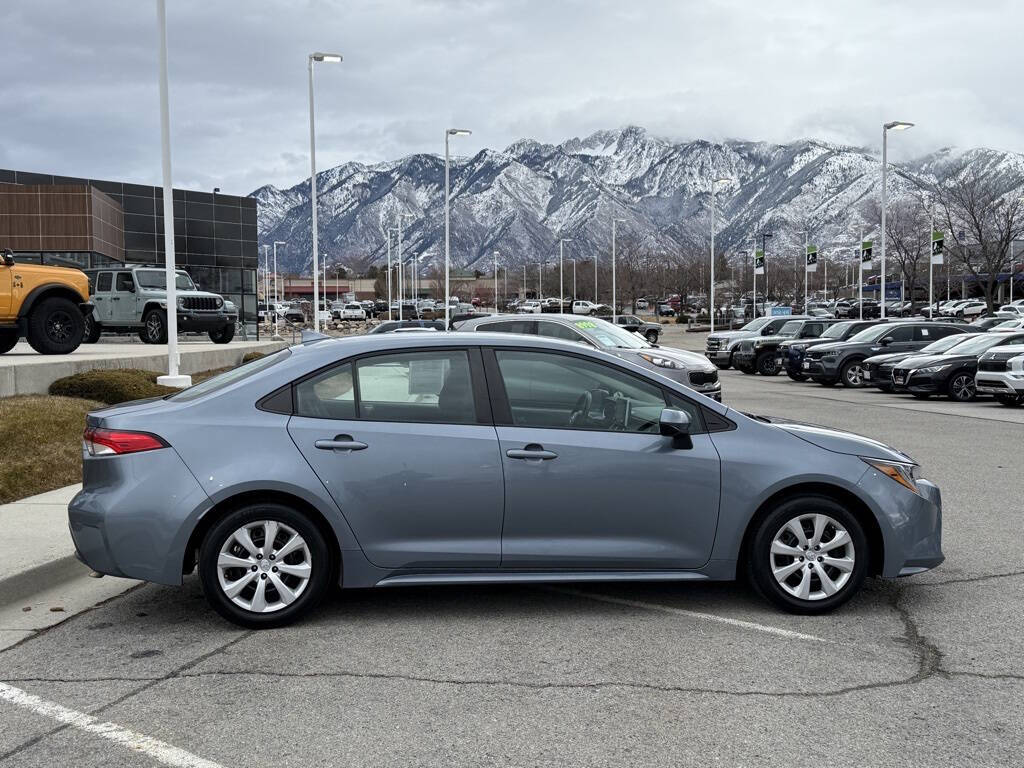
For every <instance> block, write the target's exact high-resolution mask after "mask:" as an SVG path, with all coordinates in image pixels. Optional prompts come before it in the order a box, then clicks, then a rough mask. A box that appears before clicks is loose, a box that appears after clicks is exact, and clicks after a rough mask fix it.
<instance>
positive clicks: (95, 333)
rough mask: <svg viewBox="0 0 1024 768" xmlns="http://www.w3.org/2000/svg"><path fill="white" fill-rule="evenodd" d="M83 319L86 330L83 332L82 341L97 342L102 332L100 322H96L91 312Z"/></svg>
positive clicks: (85, 342) (86, 342)
mask: <svg viewBox="0 0 1024 768" xmlns="http://www.w3.org/2000/svg"><path fill="white" fill-rule="evenodd" d="M83 319H84V321H85V331H84V332H83V333H82V343H83V344H95V343H96V342H97V341H99V340H100V333H101V332H102V329H101V328H100V324H99V323H97V322H96V319H95V318H94V317H93V316H92V313H91V312H90V313H89V314H88V315H86V316H85V317H84V318H83Z"/></svg>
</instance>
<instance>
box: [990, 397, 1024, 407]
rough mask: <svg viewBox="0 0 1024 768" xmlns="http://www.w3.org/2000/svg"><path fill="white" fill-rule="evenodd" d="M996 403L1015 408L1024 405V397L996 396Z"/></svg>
mask: <svg viewBox="0 0 1024 768" xmlns="http://www.w3.org/2000/svg"><path fill="white" fill-rule="evenodd" d="M996 401H997V402H998V403H1000V404H1002V405H1007V406H1009V407H1011V408H1015V407H1017V406H1020V405H1024V395H996Z"/></svg>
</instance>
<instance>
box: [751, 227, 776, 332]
mask: <svg viewBox="0 0 1024 768" xmlns="http://www.w3.org/2000/svg"><path fill="white" fill-rule="evenodd" d="M771 236H772V233H771V232H762V233H761V258H763V259H764V314H765V315H766V316H767V315H768V238H769V237H771ZM754 263H755V264H756V263H757V262H756V259H755V262H754ZM754 272H755V273H756V272H757V268H756V267H755V269H754ZM754 308H755V309H756V308H757V293H756V292H755V293H754Z"/></svg>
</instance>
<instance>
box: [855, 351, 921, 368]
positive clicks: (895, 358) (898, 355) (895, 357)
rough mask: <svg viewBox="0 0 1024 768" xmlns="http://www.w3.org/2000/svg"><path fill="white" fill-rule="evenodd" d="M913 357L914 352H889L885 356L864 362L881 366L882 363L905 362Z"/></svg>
mask: <svg viewBox="0 0 1024 768" xmlns="http://www.w3.org/2000/svg"><path fill="white" fill-rule="evenodd" d="M912 355H913V353H912V352H887V353H886V354H884V355H875V356H874V357H869V358H867V359H866V360H865V361H864V362H865V363H873V364H875V365H881V364H882V363H898V362H899V361H900V360H905V359H906V358H908V357H911V356H912Z"/></svg>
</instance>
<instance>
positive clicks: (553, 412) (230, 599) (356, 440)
mask: <svg viewBox="0 0 1024 768" xmlns="http://www.w3.org/2000/svg"><path fill="white" fill-rule="evenodd" d="M83 464H84V467H83V488H82V490H81V491H80V492H79V493H78V494H77V495H76V496H75V498H74V499H73V500H72V502H71V504H70V506H69V508H68V515H69V518H70V527H71V533H72V537H73V538H74V543H75V547H76V549H77V552H78V556H79V557H80V558H81V559H82V560H83V562H85V563H86V564H87V565H88V566H89V567H91V568H93V569H94V570H95V571H98V572H99V573H106V574H113V575H116V576H125V577H129V578H134V579H144V580H148V581H152V582H157V583H161V584H181V582H182V577H183V574H187V573H189V572H191V571H193V570H194V569H196V568H198V572H199V578H200V580H201V582H202V584H203V591H204V593H205V595H206V597H207V599H208V600H209V601H210V603H211V605H212V606H213V608H214V609H215V610H217V611H218V612H219V613H220V614H222V615H223V616H225V617H226V618H228V619H230V620H231V621H234V622H237V623H238V624H241V625H244V626H248V627H270V626H278V625H282V624H286V623H288V622H291V621H293V620H295V619H296V618H298V617H299V616H301V615H303V614H304V613H306V612H307V611H309V610H310V609H311V608H312V607H313V606H314V605H315V604H316V603H317V602H318V601H319V600H321V599H322V598H323V597H324V595H325V594H327V593H328V591H329V590H330V589H331V588H332V586H334V585H341V586H343V587H345V588H349V587H384V586H390V585H413V584H467V583H497V582H501V583H524V582H525V583H536V582H566V581H597V580H605V581H640V580H652V579H653V580H659V581H707V580H712V579H714V580H723V579H734V578H736V577H738V576H741V575H748V576H749V577H750V578H751V580H752V581H753V583H754V584H755V585H756V587H757V589H758V590H759V591H760V592H761V593H762V594H763V595H764V596H765V597H766V598H767V599H768V600H770V601H771V602H773V603H774V604H775V605H777V606H779V607H780V608H782V609H784V610H787V611H792V612H796V613H822V612H825V611H828V610H831V609H833V608H836V607H837V606H839V605H841V604H843V603H844V602H846V601H847V600H848V599H850V597H852V596H853V595H854V594H855V593H856V592H857V590H858V589H859V588H860V587H861V584H862V583H863V581H864V579H865V577H866V576H868V575H881V576H885V577H895V576H906V575H911V574H915V573H920V572H921V571H924V570H926V569H928V568H932V567H934V566H937V565H938V564H939V563H941V562H942V560H943V555H942V551H941V547H940V539H941V520H942V514H941V503H940V496H939V489H938V488H937V487H936V486H935V485H933V484H932V483H930V482H928V481H926V480H923V479H921V478H920V477H919V476H918V467H917V465H916V464H915V462H914V461H913V459H911V458H910V457H908V456H906V455H905V454H903V453H901V452H899V451H897V450H894V449H892V448H889V447H887V446H885V445H882V444H881V443H878V442H875V441H873V440H869V439H866V438H863V437H858V436H856V435H852V434H847V433H841V432H836V431H832V430H828V429H821V428H815V427H809V426H802V425H797V424H787V423H770V422H769V421H767V420H764V419H757V418H750V417H748V416H745V415H743V414H740V413H737V412H736V411H733V410H732V409H730V408H727V407H725V406H723V405H721V404H720V403H717V402H715V401H714V400H712V399H710V398H707V397H704V396H702V395H699V394H697V393H695V392H694V391H693V390H691V389H689V388H687V387H684V386H682V385H681V384H679V383H678V382H676V381H674V380H672V379H671V378H668V377H666V376H662V375H660V374H659V373H657V372H655V371H652V370H649V369H646V368H643V367H641V366H639V365H637V364H635V363H632V362H630V361H628V360H624V359H622V358H620V357H616V356H613V355H609V354H607V353H604V352H602V351H600V350H597V349H593V348H589V347H585V346H582V345H580V344H572V343H568V342H562V341H557V340H552V339H539V338H536V337H532V338H531V337H528V336H521V337H516V336H511V335H509V334H487V333H423V334H406V335H403V334H380V335H366V336H361V337H349V338H345V339H326V338H324V339H321V340H319V341H314V342H310V343H306V344H302V345H298V346H295V347H292V348H290V349H287V350H283V351H281V352H278V353H276V354H274V355H271V356H269V357H266V358H263V359H260V360H256V361H253V362H251V363H248V364H247V365H243V366H241V367H240V368H237V369H235V370H232V371H229V372H227V373H224V374H222V375H220V376H218V377H215V378H211V379H209V380H207V381H204V382H202V383H200V384H198V385H196V386H194V387H192V388H190V389H186V390H183V391H182V392H180V393H176V394H174V395H172V396H170V397H168V398H165V399H161V400H144V401H138V402H134V403H127V404H123V405H119V406H114V407H112V408H107V409H104V410H100V411H96V412H93V413H91V414H89V416H88V419H87V428H86V431H85V435H84V451H83ZM641 498H642V499H647V500H648V501H649V502H650V503H637V501H638V499H641Z"/></svg>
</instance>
